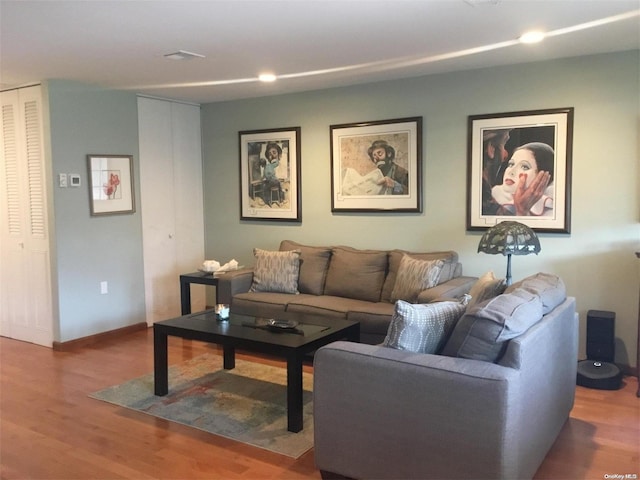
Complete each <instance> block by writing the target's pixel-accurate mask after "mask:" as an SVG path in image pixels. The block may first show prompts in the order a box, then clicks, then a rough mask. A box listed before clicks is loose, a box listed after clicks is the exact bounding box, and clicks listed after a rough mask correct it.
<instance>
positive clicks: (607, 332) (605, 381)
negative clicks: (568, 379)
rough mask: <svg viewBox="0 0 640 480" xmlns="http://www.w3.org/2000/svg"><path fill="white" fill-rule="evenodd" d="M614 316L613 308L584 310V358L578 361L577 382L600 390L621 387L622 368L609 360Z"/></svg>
mask: <svg viewBox="0 0 640 480" xmlns="http://www.w3.org/2000/svg"><path fill="white" fill-rule="evenodd" d="M615 320H616V314H615V313H614V312H606V311H602V310H589V311H588V312H587V360H583V361H581V362H578V378H577V380H576V383H577V384H578V385H580V386H582V387H589V388H597V389H600V390H618V389H619V388H620V387H622V371H621V370H620V369H619V368H618V367H617V366H616V365H615V364H614V363H613V362H614V361H615V360H614V359H615V343H614V342H615Z"/></svg>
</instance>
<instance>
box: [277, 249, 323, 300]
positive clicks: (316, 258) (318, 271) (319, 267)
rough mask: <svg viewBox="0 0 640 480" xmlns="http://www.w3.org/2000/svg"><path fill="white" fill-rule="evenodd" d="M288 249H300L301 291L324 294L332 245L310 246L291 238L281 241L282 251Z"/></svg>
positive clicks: (299, 287) (299, 285)
mask: <svg viewBox="0 0 640 480" xmlns="http://www.w3.org/2000/svg"><path fill="white" fill-rule="evenodd" d="M286 250H299V251H300V277H299V278H298V290H300V293H310V294H312V295H322V292H323V291H324V282H325V280H326V278H327V271H328V269H329V260H330V259H331V247H310V246H308V245H300V244H299V243H296V242H293V241H291V240H283V241H282V242H280V251H286Z"/></svg>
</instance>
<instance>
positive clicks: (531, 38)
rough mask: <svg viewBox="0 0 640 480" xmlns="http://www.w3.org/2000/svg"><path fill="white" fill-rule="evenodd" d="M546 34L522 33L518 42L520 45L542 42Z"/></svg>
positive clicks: (537, 31)
mask: <svg viewBox="0 0 640 480" xmlns="http://www.w3.org/2000/svg"><path fill="white" fill-rule="evenodd" d="M544 37H546V34H545V33H544V32H541V31H539V30H533V31H531V32H526V33H523V34H522V35H521V36H520V38H519V39H518V40H520V42H522V43H538V42H541V41H542V40H544Z"/></svg>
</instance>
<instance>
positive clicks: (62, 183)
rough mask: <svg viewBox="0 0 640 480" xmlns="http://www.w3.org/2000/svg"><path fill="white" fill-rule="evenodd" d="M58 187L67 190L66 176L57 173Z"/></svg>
mask: <svg viewBox="0 0 640 480" xmlns="http://www.w3.org/2000/svg"><path fill="white" fill-rule="evenodd" d="M58 185H59V186H60V188H67V174H66V173H59V174H58Z"/></svg>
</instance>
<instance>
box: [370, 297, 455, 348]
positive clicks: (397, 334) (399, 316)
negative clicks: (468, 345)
mask: <svg viewBox="0 0 640 480" xmlns="http://www.w3.org/2000/svg"><path fill="white" fill-rule="evenodd" d="M465 308H466V307H465V305H464V304H462V303H460V302H438V303H429V304H426V305H421V304H418V305H415V304H411V303H408V302H405V301H403V300H398V301H397V302H396V306H395V311H394V314H393V317H392V318H391V323H390V324H389V330H388V332H387V336H386V338H385V339H384V342H383V343H382V345H383V346H385V347H391V348H395V349H397V350H407V351H410V352H415V353H436V352H438V350H440V348H441V347H442V345H443V344H444V342H445V341H446V339H447V338H448V336H449V334H450V333H451V330H452V329H453V327H454V325H455V324H456V322H457V321H458V319H459V318H460V317H461V316H462V314H463V313H464V311H465Z"/></svg>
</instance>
